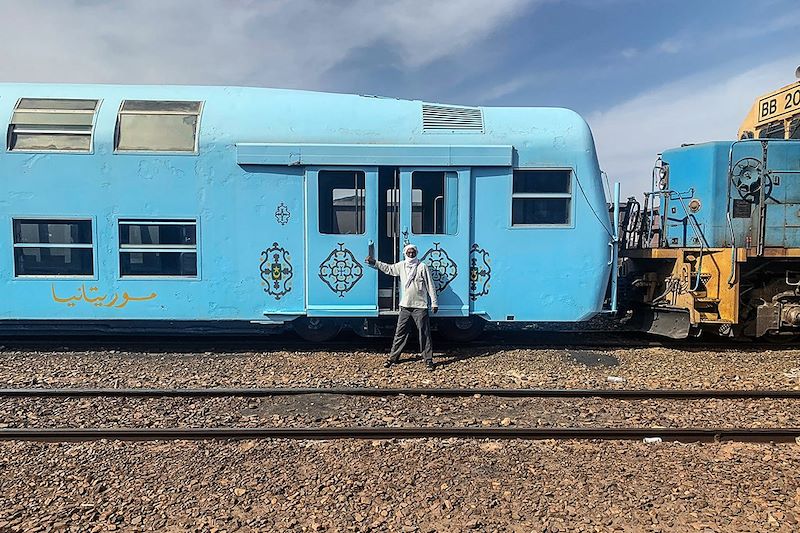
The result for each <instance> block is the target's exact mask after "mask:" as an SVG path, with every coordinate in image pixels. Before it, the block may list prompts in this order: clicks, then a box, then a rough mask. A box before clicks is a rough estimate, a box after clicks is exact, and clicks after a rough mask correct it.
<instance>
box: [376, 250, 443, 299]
mask: <svg viewBox="0 0 800 533" xmlns="http://www.w3.org/2000/svg"><path fill="white" fill-rule="evenodd" d="M375 268H377V269H378V270H380V271H381V272H385V273H386V274H389V275H390V276H399V277H400V294H401V295H402V297H401V298H400V306H401V307H411V308H414V309H427V308H428V297H430V299H431V307H439V301H438V300H437V298H436V287H435V286H434V285H433V281H432V280H431V272H430V270H429V269H428V265H426V264H425V263H423V262H420V264H419V267H418V268H417V275H416V276H415V279H414V282H413V283H412V284H411V286H410V287H408V288H407V289H406V280H407V279H408V270H406V265H405V261H400V262H399V263H395V264H393V265H391V264H389V263H384V262H382V261H375Z"/></svg>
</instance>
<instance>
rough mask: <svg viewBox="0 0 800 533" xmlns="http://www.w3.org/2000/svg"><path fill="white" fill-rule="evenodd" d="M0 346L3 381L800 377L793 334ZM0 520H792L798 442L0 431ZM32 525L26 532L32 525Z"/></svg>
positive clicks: (268, 523) (27, 526)
mask: <svg viewBox="0 0 800 533" xmlns="http://www.w3.org/2000/svg"><path fill="white" fill-rule="evenodd" d="M384 357H385V352H383V351H356V352H326V351H321V352H299V351H292V350H287V351H279V352H257V351H236V352H217V351H215V352H208V353H206V352H200V353H139V352H128V351H121V350H111V351H108V350H106V351H90V352H69V351H54V350H49V351H33V350H24V351H10V350H7V351H5V352H2V353H0V386H2V387H7V388H14V387H100V388H104V387H121V388H127V387H147V388H184V387H195V388H205V387H338V386H341V387H361V386H367V387H512V388H514V387H537V388H538V387H541V388H676V389H689V388H695V389H706V388H719V389H792V390H797V389H800V351H798V350H788V349H777V348H776V349H774V350H750V351H748V350H746V349H742V350H738V351H737V350H734V349H724V350H718V351H708V350H700V349H698V350H691V351H690V350H681V349H671V348H663V347H661V348H644V349H605V348H604V349H597V350H577V349H507V350H504V349H499V348H492V349H486V348H465V349H462V350H459V351H448V352H445V353H439V354H437V360H438V361H439V362H440V363H443V364H442V365H441V366H440V367H439V369H437V371H436V372H434V373H432V374H431V373H428V372H427V371H425V369H424V367H423V365H422V364H421V362H420V361H418V360H412V361H407V362H404V363H403V364H401V365H399V366H396V367H392V368H390V369H384V368H383V367H382V363H383V360H384ZM798 412H800V410H798V409H796V407H795V403H794V402H793V401H792V400H771V399H763V400H657V401H656V400H603V399H598V398H580V399H568V400H565V399H556V398H526V399H510V398H496V397H488V396H483V397H467V398H431V397H411V396H399V397H391V398H385V399H382V398H371V397H331V396H324V395H317V394H312V395H304V396H300V397H273V398H255V399H254V398H213V399H200V398H159V399H115V398H105V399H97V398H75V399H68V400H64V399H11V398H3V399H0V423H1V424H2V425H3V426H4V427H63V426H66V425H69V426H72V427H90V426H104V427H122V426H128V427H130V426H135V427H175V426H192V427H196V426H201V425H209V426H215V427H219V426H243V427H253V426H264V427H267V426H288V427H299V426H349V425H375V426H411V425H431V426H437V425H458V426H492V427H494V426H506V427H508V426H519V427H522V426H536V427H547V426H554V427H565V426H577V427H588V426H601V425H602V426H613V427H625V426H641V427H658V426H666V427H684V426H695V427H700V426H715V427H719V426H725V425H727V426H747V427H779V426H800V414H798ZM0 449H2V452H0V531H5V530H10V531H37V530H39V531H45V530H56V531H60V530H70V531H108V530H112V531H113V530H119V531H141V530H159V531H163V530H166V531H282V530H292V531H464V530H475V531H543V530H546V531H572V530H577V531H613V530H620V531H795V530H797V529H800V525H798V522H797V521H798V519H800V473H799V472H800V470H798V466H800V464H799V463H800V445H797V444H743V443H719V444H677V443H671V442H664V443H660V444H645V443H642V442H600V441H519V440H510V441H493V440H468V439H444V440H442V439H420V440H387V441H361V440H336V441H302V440H301V441H293V440H282V439H278V440H261V441H176V442H118V441H98V442H85V443H62V444H56V443H36V442H0ZM37 528H39V529H37Z"/></svg>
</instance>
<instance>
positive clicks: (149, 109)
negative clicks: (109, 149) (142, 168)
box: [116, 100, 203, 153]
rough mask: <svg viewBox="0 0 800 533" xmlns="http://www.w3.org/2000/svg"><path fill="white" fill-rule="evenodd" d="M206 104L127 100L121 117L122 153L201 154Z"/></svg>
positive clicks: (118, 144)
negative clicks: (199, 133)
mask: <svg viewBox="0 0 800 533" xmlns="http://www.w3.org/2000/svg"><path fill="white" fill-rule="evenodd" d="M202 107H203V103H202V102H182V101H165V100H125V101H124V102H122V106H121V107H120V110H119V117H118V118H117V133H116V150H117V151H118V152H192V153H194V152H197V128H198V125H199V124H200V113H201V111H202Z"/></svg>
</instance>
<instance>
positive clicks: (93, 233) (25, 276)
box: [9, 215, 99, 281]
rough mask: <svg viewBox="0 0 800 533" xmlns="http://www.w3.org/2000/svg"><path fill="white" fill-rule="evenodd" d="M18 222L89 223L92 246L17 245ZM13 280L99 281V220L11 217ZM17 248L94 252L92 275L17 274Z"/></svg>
mask: <svg viewBox="0 0 800 533" xmlns="http://www.w3.org/2000/svg"><path fill="white" fill-rule="evenodd" d="M17 220H42V221H49V222H89V223H90V224H91V232H90V235H91V236H92V242H91V244H83V243H82V244H51V243H15V242H14V222H15V221H17ZM10 221H11V224H10V225H9V228H10V230H11V271H12V277H11V279H12V280H14V281H17V280H19V281H26V280H33V281H36V280H44V279H58V280H72V279H74V280H85V281H94V280H97V279H99V278H98V273H97V249H96V245H97V219H96V217H94V216H75V215H68V216H54V215H11V217H10ZM17 248H82V249H91V250H92V273H91V274H17V260H16V250H17Z"/></svg>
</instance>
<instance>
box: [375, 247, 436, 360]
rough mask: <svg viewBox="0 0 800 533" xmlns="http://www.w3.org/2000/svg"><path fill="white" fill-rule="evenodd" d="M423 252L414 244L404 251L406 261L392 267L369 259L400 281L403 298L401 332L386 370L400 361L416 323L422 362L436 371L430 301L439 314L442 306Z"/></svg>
mask: <svg viewBox="0 0 800 533" xmlns="http://www.w3.org/2000/svg"><path fill="white" fill-rule="evenodd" d="M418 253H419V251H418V250H417V247H416V246H414V245H413V244H407V245H406V246H405V247H404V248H403V255H404V256H405V260H404V261H400V262H399V263H395V264H393V265H390V264H388V263H383V262H381V261H376V260H375V258H373V257H371V256H369V257H367V258H366V260H365V261H366V263H367V264H368V265H370V266H372V267H374V268H377V269H378V270H380V271H381V272H385V273H386V274H389V275H390V276H399V277H400V287H401V293H402V298H401V299H400V316H398V317H397V330H395V332H394V342H393V343H392V352H391V353H390V354H389V359H387V360H386V363H384V365H383V366H385V367H386V368H389V367H390V366H392V365H395V364H397V363H398V361H399V360H400V353H401V352H402V351H403V348H404V347H405V345H406V342H408V337H409V336H410V334H411V331H410V329H411V321H412V320H413V321H414V323H415V324H416V326H417V331H418V332H419V346H420V349H421V350H422V358H423V359H424V360H425V366H426V367H427V368H428V370H433V369H434V368H436V367H435V366H434V364H433V346H432V344H431V328H430V322H429V319H428V298H430V302H431V309H433V312H434V313H436V312H437V311H439V302H438V301H437V299H436V287H434V285H433V281H431V273H430V270H428V265H426V264H425V263H423V262H421V261H420V260H419V259H417V254H418Z"/></svg>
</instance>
